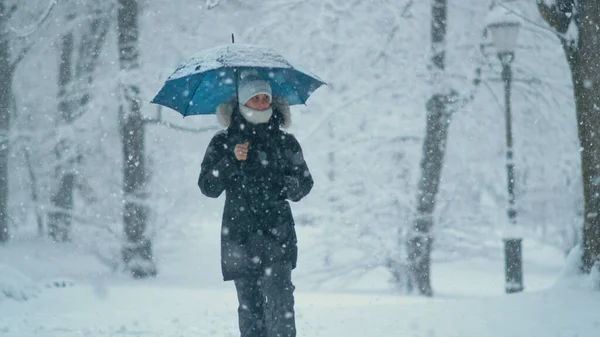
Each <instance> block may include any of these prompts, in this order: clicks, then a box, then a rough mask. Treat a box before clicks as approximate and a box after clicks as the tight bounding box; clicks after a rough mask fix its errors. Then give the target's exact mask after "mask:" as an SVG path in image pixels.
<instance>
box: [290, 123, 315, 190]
mask: <svg viewBox="0 0 600 337" xmlns="http://www.w3.org/2000/svg"><path fill="white" fill-rule="evenodd" d="M286 138H287V139H288V142H287V144H286V150H285V154H286V156H285V157H286V160H287V165H286V170H285V175H284V187H283V193H284V195H285V198H286V199H289V200H291V201H299V200H300V199H302V198H304V197H305V196H306V195H308V193H309V192H310V190H311V189H312V187H313V184H314V182H313V178H312V176H311V174H310V171H309V169H308V166H307V165H306V161H305V160H304V155H303V154H302V148H301V147H300V143H298V141H297V140H296V138H295V137H294V136H293V135H291V134H288V135H287V136H286Z"/></svg>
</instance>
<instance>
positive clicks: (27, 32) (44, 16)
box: [8, 0, 58, 38]
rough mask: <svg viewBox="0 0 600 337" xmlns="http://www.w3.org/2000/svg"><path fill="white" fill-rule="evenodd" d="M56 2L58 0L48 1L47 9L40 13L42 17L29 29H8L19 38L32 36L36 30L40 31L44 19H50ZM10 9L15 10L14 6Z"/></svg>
mask: <svg viewBox="0 0 600 337" xmlns="http://www.w3.org/2000/svg"><path fill="white" fill-rule="evenodd" d="M57 1H58V0H49V2H48V7H46V10H45V11H44V13H42V15H41V16H40V17H39V19H38V21H37V22H36V23H35V24H33V25H32V26H31V27H30V28H25V29H23V30H19V29H16V28H14V27H8V28H9V29H10V30H11V31H12V32H13V33H14V34H15V35H16V36H17V37H19V38H25V37H28V36H30V35H32V34H33V33H35V32H36V31H37V30H38V29H40V27H41V26H42V24H43V23H44V22H45V21H46V19H48V17H50V13H52V9H53V8H54V6H56V2H57ZM15 6H16V5H15ZM11 9H16V8H14V6H13V8H11Z"/></svg>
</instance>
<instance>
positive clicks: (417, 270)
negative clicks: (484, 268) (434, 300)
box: [407, 0, 452, 296]
mask: <svg viewBox="0 0 600 337" xmlns="http://www.w3.org/2000/svg"><path fill="white" fill-rule="evenodd" d="M431 14H432V22H431V42H432V54H433V55H432V59H431V63H432V65H431V67H432V68H431V71H432V80H433V81H432V82H433V84H434V85H439V83H443V76H444V67H445V64H444V63H445V53H446V52H445V48H446V46H445V38H446V20H447V4H446V0H433V4H432V12H431ZM451 97H452V93H451V92H450V90H449V88H445V87H443V86H439V87H436V88H435V89H434V93H433V95H432V97H431V98H430V99H429V101H428V102H427V105H426V108H427V126H426V134H425V140H424V143H423V158H422V159H421V179H420V180H419V185H418V199H417V214H416V218H415V219H414V222H413V226H412V231H410V233H409V235H408V243H407V250H408V251H407V253H408V260H409V261H408V263H409V272H410V274H411V275H409V289H415V288H416V289H417V290H418V291H419V292H420V293H421V294H422V295H425V296H432V295H433V289H432V288H431V280H430V276H431V272H430V270H431V248H432V244H433V237H432V235H431V228H432V227H433V225H434V220H433V213H434V210H435V198H436V195H437V192H438V187H439V183H440V177H441V174H442V167H443V163H444V154H445V151H446V139H447V136H448V126H449V122H450V112H449V109H448V105H449V100H450V99H451Z"/></svg>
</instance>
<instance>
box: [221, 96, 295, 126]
mask: <svg viewBox="0 0 600 337" xmlns="http://www.w3.org/2000/svg"><path fill="white" fill-rule="evenodd" d="M237 104H238V102H237V100H236V99H235V98H232V99H230V100H228V101H227V102H225V103H221V104H219V106H217V111H216V115H217V120H218V121H219V124H221V125H222V126H223V127H228V126H229V125H231V121H232V115H233V112H234V111H235V110H236V109H237ZM271 107H272V108H273V115H275V114H279V117H280V118H279V119H280V121H281V122H280V127H281V128H283V129H289V127H290V126H291V125H292V113H291V112H290V106H289V104H288V103H287V102H286V101H285V99H283V98H282V97H281V96H274V97H273V102H271ZM238 113H239V112H238ZM271 118H273V117H271Z"/></svg>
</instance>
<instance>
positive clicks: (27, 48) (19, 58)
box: [10, 43, 34, 72]
mask: <svg viewBox="0 0 600 337" xmlns="http://www.w3.org/2000/svg"><path fill="white" fill-rule="evenodd" d="M33 45H34V43H30V44H28V45H27V46H25V47H24V48H23V49H21V51H20V52H19V55H17V58H16V59H15V60H14V61H13V63H12V64H11V65H10V68H11V71H12V72H14V71H15V69H16V68H17V66H18V65H19V63H21V61H23V59H24V58H25V56H27V53H29V51H30V50H31V47H33Z"/></svg>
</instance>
